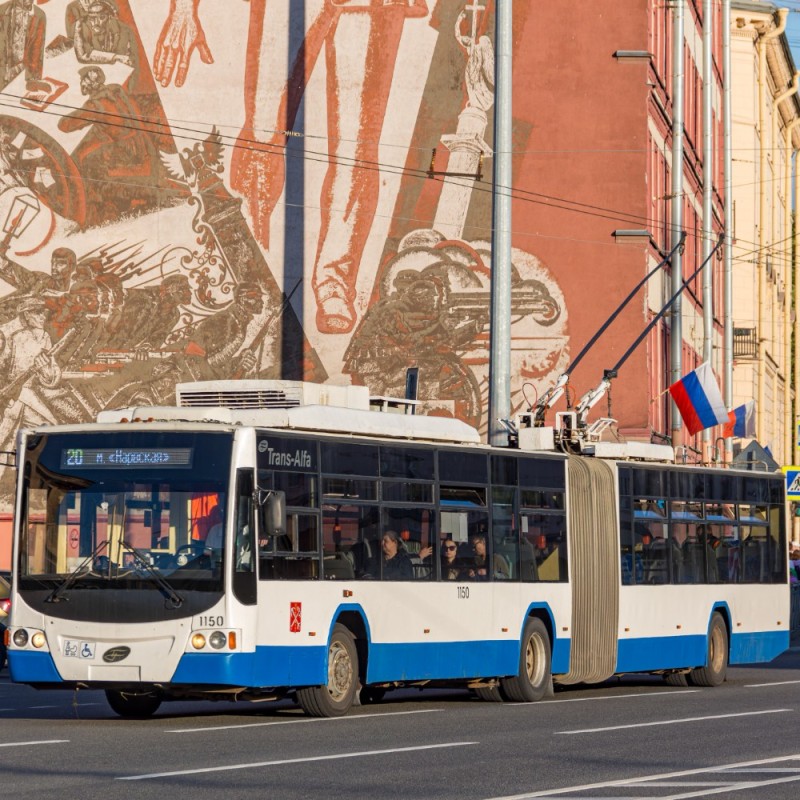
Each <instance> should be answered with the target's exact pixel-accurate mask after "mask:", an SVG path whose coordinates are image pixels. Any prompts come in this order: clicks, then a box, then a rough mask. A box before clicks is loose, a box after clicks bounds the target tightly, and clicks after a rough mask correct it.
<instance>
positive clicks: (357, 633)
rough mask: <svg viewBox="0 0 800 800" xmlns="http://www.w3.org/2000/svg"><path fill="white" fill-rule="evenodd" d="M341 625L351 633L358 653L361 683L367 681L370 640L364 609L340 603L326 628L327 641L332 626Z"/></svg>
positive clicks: (357, 605) (331, 631)
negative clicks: (327, 628)
mask: <svg viewBox="0 0 800 800" xmlns="http://www.w3.org/2000/svg"><path fill="white" fill-rule="evenodd" d="M337 623H338V624H339V625H343V626H344V627H345V628H347V630H349V631H350V633H351V634H352V635H353V639H355V643H356V652H357V653H358V674H359V677H360V679H361V682H362V683H366V682H367V668H368V665H369V648H370V643H371V641H372V634H371V632H370V627H369V622H368V620H367V615H366V614H365V613H364V609H363V608H362V607H361V606H360V605H359V604H357V603H352V604H343V605H340V606H339V607H338V608H337V609H336V611H335V612H334V614H333V617H332V619H331V625H330V628H329V630H328V641H329V642H330V640H331V634H332V633H333V627H334V625H336V624H337Z"/></svg>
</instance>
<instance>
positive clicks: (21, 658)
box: [8, 650, 63, 683]
mask: <svg viewBox="0 0 800 800" xmlns="http://www.w3.org/2000/svg"><path fill="white" fill-rule="evenodd" d="M8 673H9V675H10V676H11V680H12V681H15V682H17V683H61V682H62V680H63V678H62V677H61V675H60V674H59V672H58V670H57V669H56V665H55V662H54V661H53V656H51V655H50V653H41V652H35V651H33V650H9V651H8Z"/></svg>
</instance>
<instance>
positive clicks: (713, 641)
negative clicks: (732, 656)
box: [689, 614, 728, 686]
mask: <svg viewBox="0 0 800 800" xmlns="http://www.w3.org/2000/svg"><path fill="white" fill-rule="evenodd" d="M727 672H728V629H727V628H726V627H725V622H724V621H723V619H722V617H721V616H720V615H719V614H714V616H713V617H711V625H710V627H709V629H708V654H707V655H706V666H704V667H698V668H697V669H693V670H692V671H691V672H690V673H689V681H690V682H691V683H693V684H694V685H695V686H719V685H720V684H721V683H722V682H723V681H724V680H725V675H726V673H727Z"/></svg>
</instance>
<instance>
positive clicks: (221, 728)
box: [164, 708, 442, 733]
mask: <svg viewBox="0 0 800 800" xmlns="http://www.w3.org/2000/svg"><path fill="white" fill-rule="evenodd" d="M441 710H442V709H441V708H422V709H418V710H416V711H388V712H386V713H385V714H351V715H349V716H346V717H321V718H319V719H309V718H308V717H303V718H302V719H282V720H273V721H272V722H247V723H244V724H242V725H215V726H214V727H213V728H176V729H175V730H170V731H164V733H204V732H205V731H229V730H236V729H238V728H264V727H267V726H269V725H297V724H298V723H301V722H305V723H309V722H347V721H348V720H351V721H352V720H358V719H371V718H373V717H399V716H401V715H408V714H430V713H432V712H434V711H441Z"/></svg>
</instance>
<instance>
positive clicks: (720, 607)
mask: <svg viewBox="0 0 800 800" xmlns="http://www.w3.org/2000/svg"><path fill="white" fill-rule="evenodd" d="M714 614H719V616H720V617H722V621H723V623H724V624H725V629H726V631H727V633H728V658H729V659H730V655H731V630H732V627H731V626H732V619H733V617H732V615H731V609H730V606H729V605H728V603H727V602H726V601H725V600H718V601H717V602H716V603H714V605H713V606H712V607H711V611H710V612H709V615H708V626H707V627H706V640H708V635H709V633H710V631H711V621H712V620H713V619H714ZM707 650H708V648H706V651H707Z"/></svg>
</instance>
